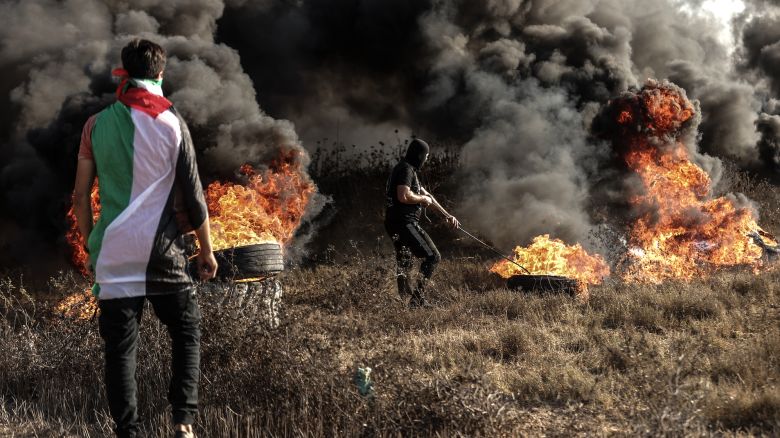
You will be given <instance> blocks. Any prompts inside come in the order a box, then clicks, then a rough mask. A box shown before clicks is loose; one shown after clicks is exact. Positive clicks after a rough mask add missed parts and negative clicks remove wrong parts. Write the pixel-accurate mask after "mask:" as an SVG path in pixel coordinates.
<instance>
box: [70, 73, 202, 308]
mask: <svg viewBox="0 0 780 438" xmlns="http://www.w3.org/2000/svg"><path fill="white" fill-rule="evenodd" d="M117 97H118V98H117V102H115V103H114V104H112V105H110V106H108V107H107V108H105V109H104V110H102V111H101V112H99V113H98V114H96V115H94V116H92V117H91V118H90V119H89V120H88V121H87V123H86V125H85V126H84V131H83V133H82V139H81V147H80V148H79V159H93V160H94V162H95V165H96V168H97V177H98V188H99V191H100V203H101V214H100V219H98V221H97V223H96V224H95V227H94V229H93V230H92V233H91V234H90V235H89V238H88V240H87V247H88V248H89V253H90V264H91V266H92V267H93V269H94V272H95V286H94V288H93V292H94V293H95V295H96V296H97V297H98V298H99V299H102V300H106V299H112V298H125V297H135V296H143V295H147V294H164V293H175V292H179V291H182V290H184V289H186V288H189V287H191V285H192V278H191V276H190V274H189V271H188V269H187V259H186V256H185V248H184V240H183V237H182V236H183V234H184V233H185V232H186V231H188V230H190V229H192V228H198V227H199V226H200V225H201V224H202V223H203V222H204V221H205V220H206V217H207V209H206V203H205V200H204V198H203V188H202V186H201V183H200V178H199V176H198V169H197V164H196V161H195V149H194V147H193V145H192V139H191V138H190V134H189V130H188V129H187V125H186V124H185V123H184V121H183V120H182V119H181V117H180V116H179V115H178V114H177V113H176V111H175V109H174V108H173V105H172V104H171V102H170V101H168V99H166V98H164V97H163V95H162V88H161V86H160V82H159V81H152V80H140V79H125V81H123V82H122V84H121V85H120V86H119V89H118V90H117ZM177 213H179V214H177ZM182 216H183V217H185V218H186V220H181V217H182ZM177 219H178V220H177ZM187 223H188V224H187Z"/></svg>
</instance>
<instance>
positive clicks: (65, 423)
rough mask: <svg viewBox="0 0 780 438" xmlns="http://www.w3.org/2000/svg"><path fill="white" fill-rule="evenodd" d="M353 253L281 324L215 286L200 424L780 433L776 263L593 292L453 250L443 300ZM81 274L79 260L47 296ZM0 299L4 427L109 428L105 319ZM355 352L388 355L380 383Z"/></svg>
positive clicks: (271, 430)
mask: <svg viewBox="0 0 780 438" xmlns="http://www.w3.org/2000/svg"><path fill="white" fill-rule="evenodd" d="M344 260H346V261H345V262H344V263H343V264H342V263H334V264H326V265H319V266H317V267H316V268H313V269H305V270H304V269H296V270H293V271H290V272H288V273H286V274H285V275H284V277H283V282H284V284H285V288H286V294H287V295H286V298H285V302H286V310H285V319H284V322H283V325H282V327H280V328H279V329H276V330H269V329H267V328H266V327H265V325H264V324H263V322H262V321H261V320H259V318H258V317H257V315H256V314H255V313H254V311H253V310H252V309H251V308H250V307H247V306H243V305H242V306H239V305H236V304H235V303H236V302H237V301H236V300H234V299H227V300H226V299H224V296H222V295H221V293H219V292H212V293H210V294H207V295H203V296H202V297H201V306H202V308H203V311H204V338H203V381H202V385H201V388H202V412H201V415H200V418H199V420H198V429H199V431H200V434H201V436H208V437H213V436H261V435H272V436H288V435H311V436H333V435H342V436H356V435H361V436H362V435H372V436H373V435H380V436H384V435H394V436H396V435H434V434H439V435H445V436H446V435H489V436H511V435H515V434H520V433H522V434H528V435H541V434H546V435H555V436H564V435H566V436H568V435H576V434H580V435H654V436H655V435H675V436H677V435H748V436H760V435H777V434H778V433H780V382H778V378H779V377H780V371H779V370H780V302H779V301H780V300H778V286H776V285H777V284H778V279H780V274H779V273H765V274H761V275H758V276H754V275H753V274H751V273H745V272H743V273H724V274H721V275H719V276H717V277H715V278H711V279H708V280H706V281H700V282H694V283H690V284H686V283H666V284H663V285H658V286H651V285H627V284H621V283H614V284H606V285H603V286H600V287H595V288H593V289H592V290H591V296H592V297H591V300H590V301H589V302H587V303H581V302H578V301H575V300H572V299H570V298H568V297H566V296H556V295H548V296H528V295H522V294H518V293H517V292H512V291H508V290H506V289H505V288H503V286H502V284H501V282H500V281H499V280H497V279H496V278H494V277H492V276H490V275H489V274H487V273H486V269H485V264H483V263H481V262H478V261H475V260H473V259H463V260H447V261H445V262H443V264H442V267H441V270H440V271H439V272H438V273H437V275H436V285H435V286H436V288H435V291H434V293H432V298H433V300H434V301H435V302H436V303H437V307H436V308H435V309H433V310H413V311H410V310H407V309H406V308H405V307H404V305H403V304H402V303H401V302H400V301H399V300H398V299H397V298H396V296H395V290H394V286H395V285H394V281H393V278H392V269H391V267H392V265H391V262H392V260H391V259H390V258H389V257H386V256H382V255H379V254H358V253H355V254H352V255H349V256H345V257H344ZM78 286H79V285H78V283H77V282H75V281H73V280H71V279H69V278H68V277H67V276H65V277H63V278H60V279H58V280H57V281H53V282H52V284H51V287H50V289H51V290H50V291H49V292H48V296H50V297H52V298H54V297H61V296H63V295H64V294H65V293H66V292H70V291H72V290H74V289H76V290H77V289H78ZM0 296H1V297H2V301H1V302H0V310H2V313H0V315H2V318H0V334H2V336H1V337H0V348H1V349H2V351H3V352H4V354H3V355H2V356H1V357H0V391H1V392H0V393H1V394H2V396H3V404H2V405H0V424H2V425H3V426H2V427H4V428H5V429H3V428H0V431H2V433H0V435H3V434H5V435H8V434H9V433H10V432H8V431H14V432H15V435H14V436H80V437H81V436H84V437H95V436H105V434H107V433H108V431H109V424H110V421H109V420H108V418H107V415H106V407H105V400H104V396H103V393H102V377H101V357H100V341H99V338H98V337H97V330H96V327H95V323H94V322H72V321H63V320H61V319H59V317H58V316H57V315H55V314H52V313H51V311H50V310H49V309H50V308H51V303H50V302H46V301H45V300H41V299H38V300H33V299H31V298H29V295H28V294H26V293H25V292H23V291H22V290H21V289H20V286H19V283H18V282H13V281H5V282H3V284H2V293H1V294H0ZM142 336H143V339H144V342H143V344H142V345H143V348H142V349H141V352H140V356H141V357H140V367H139V370H138V378H139V382H140V391H141V400H140V401H141V414H142V416H143V418H144V428H145V430H146V431H147V432H148V433H149V435H150V436H166V434H167V431H168V427H169V425H168V424H167V418H168V417H167V410H166V402H165V400H164V395H165V394H164V392H165V391H164V390H162V389H161V388H165V387H166V381H167V376H168V375H169V373H168V371H167V369H166V368H167V365H165V364H166V363H167V359H168V353H167V341H166V335H165V332H164V330H163V329H162V328H161V327H160V326H159V324H157V323H156V322H155V321H154V318H150V317H148V316H147V317H146V319H145V321H144V328H143V333H142ZM358 366H370V367H371V368H373V373H372V376H373V379H374V385H375V395H374V396H373V397H363V396H361V395H359V393H358V392H357V389H356V387H355V385H354V383H353V381H352V376H353V372H354V370H355V368H356V367H358Z"/></svg>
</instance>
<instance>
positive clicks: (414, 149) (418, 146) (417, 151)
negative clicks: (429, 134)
mask: <svg viewBox="0 0 780 438" xmlns="http://www.w3.org/2000/svg"><path fill="white" fill-rule="evenodd" d="M430 151H431V148H430V146H428V143H426V142H424V141H422V140H420V139H419V138H415V139H414V140H412V142H411V143H409V148H408V149H406V157H404V159H405V160H406V162H407V163H409V164H411V165H412V166H414V168H415V169H419V168H421V167H422V165H423V164H425V159H426V158H427V157H428V152H430Z"/></svg>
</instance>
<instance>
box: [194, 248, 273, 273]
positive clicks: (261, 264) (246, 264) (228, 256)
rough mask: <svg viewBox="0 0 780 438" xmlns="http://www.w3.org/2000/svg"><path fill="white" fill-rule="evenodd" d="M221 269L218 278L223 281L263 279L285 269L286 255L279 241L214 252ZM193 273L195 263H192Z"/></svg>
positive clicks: (195, 269) (195, 270)
mask: <svg viewBox="0 0 780 438" xmlns="http://www.w3.org/2000/svg"><path fill="white" fill-rule="evenodd" d="M214 257H215V258H216V259H217V263H218V264H219V269H218V270H217V279H219V280H222V281H235V280H248V279H263V278H268V277H273V276H274V275H276V274H278V273H280V272H282V271H284V255H283V254H282V247H281V246H280V245H279V244H278V243H260V244H257V245H247V246H239V247H235V248H228V249H223V250H220V251H215V252H214ZM190 269H191V272H192V273H193V275H194V274H195V273H197V268H196V266H195V263H194V262H193V263H191V264H190Z"/></svg>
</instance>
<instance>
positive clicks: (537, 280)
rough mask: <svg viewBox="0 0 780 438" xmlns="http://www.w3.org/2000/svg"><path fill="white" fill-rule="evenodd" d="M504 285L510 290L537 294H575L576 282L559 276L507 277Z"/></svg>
mask: <svg viewBox="0 0 780 438" xmlns="http://www.w3.org/2000/svg"><path fill="white" fill-rule="evenodd" d="M506 285H507V287H508V288H510V289H514V290H523V291H524V292H537V293H566V294H569V295H571V296H574V295H576V294H577V288H578V287H579V285H578V283H577V280H574V279H571V278H567V277H561V276H559V275H515V276H512V277H509V279H508V280H507V282H506Z"/></svg>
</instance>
